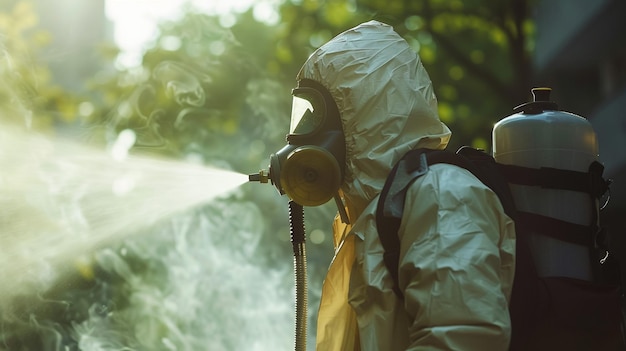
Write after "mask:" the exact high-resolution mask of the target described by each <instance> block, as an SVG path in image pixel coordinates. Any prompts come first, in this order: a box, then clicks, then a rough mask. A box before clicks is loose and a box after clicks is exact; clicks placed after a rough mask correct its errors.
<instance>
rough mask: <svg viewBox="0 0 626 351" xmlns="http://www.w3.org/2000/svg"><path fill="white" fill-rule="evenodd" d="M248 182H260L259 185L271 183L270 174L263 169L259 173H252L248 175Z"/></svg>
mask: <svg viewBox="0 0 626 351" xmlns="http://www.w3.org/2000/svg"><path fill="white" fill-rule="evenodd" d="M248 181H250V182H259V183H268V182H269V172H267V171H266V170H264V169H262V170H260V171H259V173H252V174H250V175H248Z"/></svg>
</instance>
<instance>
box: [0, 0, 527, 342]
mask: <svg viewBox="0 0 626 351" xmlns="http://www.w3.org/2000/svg"><path fill="white" fill-rule="evenodd" d="M11 3H12V4H13V5H12V6H10V7H8V8H9V12H8V13H5V14H0V31H2V32H3V33H6V35H5V36H4V37H2V40H3V45H4V49H5V53H11V55H12V56H11V57H16V56H19V57H20V59H19V60H13V59H11V58H10V57H9V56H4V57H3V60H4V63H5V65H4V66H3V68H4V70H5V71H4V72H3V74H5V75H6V76H7V77H10V79H12V80H5V81H4V84H7V86H10V87H11V88H12V89H5V90H6V91H2V92H1V93H2V95H0V98H2V99H3V100H4V103H5V104H8V103H10V102H11V101H13V99H14V98H15V94H17V93H19V95H20V96H26V97H27V99H26V100H25V101H28V103H27V105H28V104H30V105H28V106H25V107H24V111H28V110H37V111H40V112H41V113H37V114H35V115H34V116H36V117H34V118H36V121H33V122H32V123H34V124H37V127H45V126H48V128H49V126H52V125H56V124H59V123H61V124H63V125H72V126H74V127H77V126H80V127H81V131H82V133H83V139H84V140H85V141H87V140H90V141H92V142H94V143H98V144H103V143H110V142H112V141H114V140H115V139H116V138H117V136H118V134H119V133H120V132H121V131H122V130H125V129H131V130H133V131H134V132H135V134H136V135H137V142H136V145H135V147H134V152H136V153H150V154H159V155H166V156H168V157H171V158H179V159H185V158H186V159H190V160H196V161H199V162H202V163H205V164H210V165H215V166H220V167H224V168H231V169H234V170H237V171H240V172H242V173H252V172H254V171H257V170H258V169H259V168H264V167H266V166H267V162H268V156H269V154H270V153H271V152H273V151H275V150H278V149H279V148H280V147H281V146H282V145H283V144H284V135H285V133H286V132H287V128H288V125H289V115H288V114H289V110H290V106H289V103H290V100H291V97H290V95H289V92H290V89H291V88H292V87H293V86H294V85H295V80H294V78H295V75H296V73H297V72H298V70H299V68H300V66H301V65H302V63H303V62H304V61H305V60H306V58H307V57H308V56H309V54H310V53H311V52H312V51H313V50H314V49H315V48H317V47H319V46H320V45H322V44H324V43H325V42H326V41H328V40H329V39H331V38H332V37H333V36H335V35H336V34H338V33H340V32H341V31H343V30H346V29H348V28H350V27H352V26H354V25H357V24H359V23H361V22H363V21H367V20H370V19H378V20H381V21H383V22H386V23H388V24H390V25H393V26H394V27H395V29H396V30H397V31H398V32H399V33H400V34H401V35H402V36H404V37H405V38H406V39H407V41H408V42H409V43H410V45H411V46H412V47H413V48H414V49H415V50H416V51H418V52H419V54H420V56H421V58H422V60H423V62H424V65H425V66H426V69H427V70H428V72H429V74H430V76H431V79H432V80H433V84H434V87H435V92H436V94H437V96H438V99H439V112H440V115H441V118H442V119H443V120H444V121H445V122H446V123H447V124H448V125H450V127H451V129H452V130H453V139H452V143H451V145H450V147H451V148H456V147H458V146H460V145H464V144H465V145H467V144H471V145H473V146H476V147H482V148H488V147H489V146H488V144H489V135H490V131H491V127H492V124H493V123H494V122H496V121H497V120H498V119H500V118H502V117H505V116H507V115H509V114H510V112H511V109H512V107H514V106H515V105H517V104H519V103H521V102H524V101H525V100H526V99H527V96H528V90H529V88H530V84H531V81H530V74H529V72H530V59H529V57H530V52H531V51H532V49H533V34H534V33H533V30H534V27H533V24H532V21H531V20H530V14H531V8H532V6H533V4H534V2H533V0H514V1H511V2H498V1H495V0H474V1H469V2H468V1H460V0H454V1H444V0H420V1H408V0H358V1H357V0H319V1H318V0H291V1H284V2H283V3H282V4H281V5H280V6H279V8H278V11H279V13H280V16H281V20H280V22H279V23H278V24H277V25H270V24H267V23H263V22H260V21H258V20H256V19H255V18H254V15H253V10H252V9H251V10H250V11H247V12H243V13H240V14H237V16H236V18H235V21H234V22H230V21H226V20H225V17H219V16H209V15H205V14H199V13H195V12H193V11H189V12H188V13H186V14H185V15H184V16H183V17H182V18H181V19H180V20H177V21H168V22H164V23H161V24H160V27H159V35H158V36H157V37H156V39H155V40H154V42H153V43H152V44H153V45H152V47H151V48H150V49H148V50H147V52H146V53H145V55H144V56H143V61H142V63H141V65H140V66H139V67H129V68H124V69H119V70H103V71H102V72H101V73H100V74H98V75H96V76H94V77H91V79H90V80H89V81H88V82H87V85H86V90H85V93H84V95H83V96H80V97H78V96H75V95H72V94H69V93H67V92H64V91H62V90H60V89H59V88H57V87H55V86H54V82H51V81H50V80H49V78H48V77H49V72H47V70H46V67H45V65H44V64H41V63H37V62H34V61H33V60H32V57H33V56H31V55H30V54H28V53H27V52H28V51H32V50H36V48H37V47H40V46H41V45H45V43H46V42H47V40H48V39H47V38H46V34H45V33H41V32H38V31H36V26H35V24H36V21H35V20H33V18H32V17H31V15H32V13H31V12H32V11H31V9H30V8H29V7H28V6H29V5H27V4H26V3H25V2H21V1H12V2H11ZM26 29H28V30H26ZM117 53H118V50H117V48H115V47H111V46H102V55H103V57H105V58H107V59H108V60H109V62H110V63H112V62H113V61H114V60H115V57H116V55H117ZM22 58H26V59H22ZM7 67H9V68H10V69H7ZM16 89H17V92H16ZM81 106H82V107H83V108H81ZM16 115H19V116H28V115H29V114H28V113H26V114H24V113H21V112H20V113H17V114H16ZM229 201H233V203H245V202H250V203H254V204H256V206H258V208H260V209H262V214H263V222H262V223H259V231H260V232H261V233H259V235H261V236H262V238H261V240H260V241H259V243H260V246H259V248H258V250H257V251H256V252H255V255H257V258H256V260H258V263H259V265H264V266H267V267H277V266H284V265H285V263H286V262H290V260H291V258H290V256H291V252H290V245H289V243H288V240H289V237H288V232H289V230H288V228H287V218H286V217H287V209H286V199H284V198H283V197H279V196H277V194H276V191H275V190H274V189H272V188H271V187H269V186H266V187H258V186H254V187H245V188H244V189H242V190H241V192H240V193H238V194H237V195H236V196H234V197H233V198H232V199H230V200H229ZM233 208H236V206H233ZM334 212H335V209H334V204H332V203H331V204H328V205H325V206H322V207H320V208H317V209H312V210H309V209H307V212H306V215H307V222H306V223H307V229H308V232H309V233H312V232H315V233H316V235H317V236H316V243H319V245H317V246H314V247H313V249H310V250H309V251H308V257H309V261H310V264H309V267H310V273H311V281H312V286H311V290H312V296H313V297H315V295H316V293H318V292H319V284H320V283H321V280H322V279H323V276H324V274H325V270H326V267H327V265H328V264H329V262H330V258H331V256H332V248H331V246H332V240H331V239H330V219H331V217H332V216H333V214H334ZM324 238H325V240H322V239H324ZM125 260H126V261H127V264H128V265H129V267H130V269H131V270H132V271H133V272H134V273H136V274H137V275H142V274H143V275H144V276H153V277H160V276H161V275H163V272H162V271H160V270H162V269H164V267H162V266H161V265H159V264H158V263H157V262H158V261H157V260H156V259H154V260H152V259H151V258H150V257H140V256H139V255H135V256H134V255H133V251H132V250H128V254H127V255H126V256H125ZM93 265H95V264H93ZM67 279H68V280H69V281H71V284H70V283H67V281H68V280H62V281H60V282H59V284H58V285H57V286H56V288H55V289H53V290H52V291H50V292H48V294H47V295H46V298H49V299H50V300H49V301H63V300H65V299H67V296H69V295H68V294H69V293H70V292H68V290H69V289H74V290H75V292H74V293H72V294H71V295H72V298H73V299H74V300H75V301H77V302H76V303H75V304H73V305H71V306H62V308H60V306H59V305H54V304H53V305H51V304H50V303H41V305H34V306H32V305H29V304H28V302H22V303H21V304H19V306H16V310H21V312H20V313H22V314H21V315H20V316H21V317H22V318H21V319H20V320H21V321H22V322H23V321H25V320H27V319H28V318H29V317H28V316H29V315H31V316H32V315H37V316H41V317H42V318H43V319H46V320H49V321H51V322H50V323H52V324H53V325H54V326H55V327H54V328H52V327H51V326H42V325H39V326H33V325H32V324H31V323H25V324H24V325H18V326H16V327H15V328H17V329H19V328H23V329H24V330H28V328H34V327H37V328H38V329H37V328H36V329H37V332H36V333H35V334H37V333H38V334H37V335H39V336H41V335H43V334H45V333H46V332H48V333H49V332H50V330H55V331H56V332H61V331H62V332H63V335H62V336H60V338H61V339H62V341H59V342H61V343H62V344H64V345H72V347H70V349H76V347H77V346H76V345H77V341H76V340H72V337H73V336H72V335H71V325H72V323H78V322H79V321H80V320H82V319H85V318H87V317H88V315H89V313H88V312H89V311H87V309H89V308H91V307H92V305H93V303H94V301H103V300H106V301H108V302H107V303H105V304H104V305H103V306H104V307H103V308H104V310H103V311H102V312H101V314H102V316H106V312H107V311H110V310H114V309H122V308H124V307H125V306H126V305H127V304H128V301H127V299H128V296H127V294H128V289H129V287H128V285H127V283H128V282H125V281H124V280H123V279H120V277H118V276H115V275H112V274H111V273H110V272H107V271H104V270H102V269H98V267H97V265H95V266H94V267H85V265H83V267H82V268H81V269H78V270H77V271H76V274H75V276H74V277H71V278H67ZM155 279H156V278H155ZM155 285H156V286H158V284H155ZM81 291H83V292H84V294H78V292H81ZM311 300H312V301H311V303H312V308H311V310H312V314H313V315H314V312H315V309H316V308H315V307H316V306H315V303H316V302H315V299H314V298H312V299H311ZM20 306H21V307H20ZM103 318H104V317H103ZM314 326H315V325H314V323H312V324H311V327H312V329H314ZM9 329H10V328H9V327H6V329H5V330H7V332H6V333H5V335H7V336H6V337H4V338H5V339H4V340H3V341H4V343H5V345H21V346H23V347H26V348H28V347H30V348H31V349H46V348H45V347H44V346H43V345H42V344H41V341H37V340H38V339H37V337H36V335H34V334H33V332H32V331H28V332H25V333H18V334H16V335H17V336H12V335H11V333H9V332H8V330H9ZM61 339H60V340H61ZM0 340H1V339H0ZM7 340H8V341H7ZM11 342H13V343H11ZM0 345H2V344H1V343H0ZM16 347H17V346H16ZM0 348H1V346H0Z"/></svg>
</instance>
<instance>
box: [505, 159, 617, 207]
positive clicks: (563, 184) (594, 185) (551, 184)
mask: <svg viewBox="0 0 626 351" xmlns="http://www.w3.org/2000/svg"><path fill="white" fill-rule="evenodd" d="M498 167H499V168H500V171H501V172H502V173H503V174H504V176H505V177H506V179H507V180H508V181H509V182H510V183H513V184H519V185H530V186H540V187H542V188H550V189H559V190H571V191H579V192H583V193H587V194H590V195H592V196H594V197H596V198H600V197H601V196H602V195H604V193H605V192H606V191H607V190H608V189H609V185H610V184H611V181H610V180H604V179H603V178H602V172H603V171H604V166H603V165H602V164H601V163H600V162H598V161H594V162H592V163H591V165H589V170H588V171H587V172H578V171H571V170H566V169H558V168H551V167H541V168H531V167H523V166H517V165H506V164H501V163H498Z"/></svg>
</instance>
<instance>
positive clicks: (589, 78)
mask: <svg viewBox="0 0 626 351" xmlns="http://www.w3.org/2000/svg"><path fill="white" fill-rule="evenodd" d="M226 3H228V4H226ZM624 14H626V2H624V1H620V0H597V1H593V2H590V1H585V0H513V1H506V2H503V1H497V0H473V1H461V0H445V1H444V0H414V1H406V0H256V1H253V0H247V1H246V0H239V1H217V0H215V1H211V0H209V1H182V0H181V1H172V0H169V1H165V0H164V1H157V0H152V1H148V0H145V1H141V0H90V1H84V0H55V1H46V0H32V1H21V0H0V60H1V62H0V75H2V77H1V78H2V79H0V80H1V81H2V82H1V83H0V101H1V105H0V106H1V107H0V114H1V115H0V121H1V122H2V126H1V128H5V130H8V129H6V128H8V126H11V128H16V130H19V131H20V133H23V134H14V136H15V135H18V137H17V138H9V137H8V136H7V135H3V138H4V139H2V140H0V142H2V147H3V150H2V151H1V153H2V154H4V155H3V156H2V158H0V162H2V164H0V174H2V175H3V176H5V177H6V176H7V175H9V174H11V173H12V172H15V170H16V169H18V168H19V167H21V165H22V164H21V163H20V160H19V159H20V157H21V156H22V155H25V154H26V153H27V151H29V150H30V149H29V147H30V146H29V145H31V144H32V143H30V144H29V143H26V142H20V140H25V141H26V140H30V139H29V138H30V135H32V134H36V135H45V136H46V138H48V140H51V141H49V142H48V143H51V144H53V145H56V143H59V142H71V143H72V145H73V146H72V147H71V148H67V149H63V150H65V151H64V153H63V155H67V154H68V153H70V154H71V153H80V152H83V151H84V150H83V149H87V148H89V149H90V150H102V152H104V153H106V152H109V151H110V150H112V149H115V148H114V147H113V148H112V146H115V145H119V143H120V140H121V136H122V135H129V133H130V135H132V142H131V143H130V144H129V145H128V150H127V151H128V152H129V153H131V154H132V153H136V154H140V155H143V156H149V157H158V158H160V159H166V160H171V161H176V162H174V163H173V165H174V167H177V166H179V167H180V169H181V170H185V169H186V167H188V165H189V164H194V165H201V166H210V167H216V168H219V169H222V170H228V171H231V172H234V173H243V174H247V173H253V172H255V171H258V170H259V169H261V168H266V167H267V164H268V162H269V154H270V153H272V152H274V151H276V150H278V149H279V148H280V147H281V146H282V145H284V136H285V134H286V133H287V130H288V123H289V112H290V102H291V96H290V90H291V88H293V87H294V85H295V80H294V77H295V76H296V73H297V72H298V70H299V68H300V66H301V65H302V64H303V63H304V61H305V60H306V58H307V57H308V55H309V54H310V53H311V52H312V51H313V50H314V49H315V48H317V47H319V46H320V45H322V44H324V43H325V42H326V41H328V40H329V39H331V38H332V37H333V36H335V35H337V34H339V33H340V32H342V31H344V30H346V29H348V28H350V27H353V26H355V25H357V24H359V23H361V22H364V21H368V20H371V19H376V20H379V21H382V22H386V23H388V24H390V25H393V26H394V27H395V29H396V31H397V32H398V33H400V35H402V36H403V37H404V38H406V40H407V41H408V42H409V44H410V45H411V46H412V48H413V49H414V50H416V51H417V52H418V53H419V55H420V57H421V59H422V61H423V63H424V66H425V67H426V69H427V71H428V72H429V74H430V76H431V79H432V81H433V84H434V88H435V93H436V94H437V97H438V100H439V114H440V117H441V119H442V120H443V121H444V122H445V123H447V124H448V125H449V126H450V128H451V129H452V131H453V137H452V141H451V144H450V148H451V149H456V148H458V147H459V146H461V145H471V146H474V147H478V148H482V149H486V150H489V149H490V143H491V129H492V127H493V125H494V124H495V123H496V122H497V121H499V120H500V119H502V118H504V117H507V116H509V115H511V114H512V113H513V112H512V109H513V108H514V107H515V106H517V105H520V104H521V103H524V102H527V101H529V100H530V99H531V95H530V89H531V88H532V87H537V86H549V87H551V88H553V94H552V99H553V100H554V101H555V102H557V103H558V104H559V107H560V109H561V110H564V111H568V112H572V113H575V114H578V115H581V116H584V117H586V118H588V119H589V121H590V122H591V123H592V125H593V127H594V129H595V130H596V133H597V136H598V140H599V145H600V161H601V162H602V163H603V164H604V165H605V176H606V177H608V178H612V179H613V180H614V182H613V184H612V187H611V199H610V202H609V204H608V206H607V207H606V208H605V209H604V210H603V211H602V214H601V217H602V220H603V222H604V224H605V226H606V227H607V228H608V231H609V235H610V245H611V248H612V250H613V252H614V253H615V255H616V256H618V257H625V255H626V250H625V248H626V241H625V239H624V235H626V217H625V216H624V214H625V213H626V185H624V183H626V112H624V111H626V41H625V40H624V38H626V22H625V21H623V16H624ZM27 136H28V137H27ZM30 151H32V150H30ZM6 155H11V157H8V156H6ZM63 155H57V154H53V156H51V158H59V159H61V156H63ZM92 159H95V158H92ZM63 164H64V166H63V167H65V168H62V169H68V167H69V168H70V169H79V170H78V171H77V173H76V174H78V177H76V178H77V179H74V180H72V182H67V183H64V185H65V188H63V191H59V190H58V189H59V184H61V180H58V179H59V178H54V177H50V176H49V174H46V173H45V172H43V173H42V174H39V173H38V174H39V175H38V177H39V176H40V177H39V178H36V179H37V181H40V182H43V183H45V184H46V186H45V187H43V186H37V187H34V186H30V185H29V184H24V185H22V186H23V187H21V188H20V189H21V190H20V195H19V199H20V200H19V201H18V200H15V199H12V200H11V201H8V200H6V201H5V200H2V201H1V202H0V203H3V208H2V209H0V211H1V212H3V213H2V214H0V230H1V231H2V232H3V233H0V255H5V257H12V256H11V254H12V253H11V252H10V251H9V250H10V247H12V246H11V245H12V244H11V245H9V244H7V243H8V242H9V241H11V242H13V241H19V240H20V233H19V231H10V230H5V229H6V228H8V227H11V223H13V222H14V221H15V220H16V218H18V217H16V213H17V214H18V215H20V216H22V217H23V218H24V219H21V220H23V222H24V223H25V224H24V225H30V226H31V227H30V228H29V229H30V231H32V232H35V231H38V232H41V233H43V232H46V233H47V231H48V230H50V227H47V226H45V225H42V224H40V223H39V222H38V223H39V224H37V226H35V225H34V224H33V221H31V220H30V218H32V217H31V215H30V214H29V212H28V211H29V209H30V208H34V207H36V208H38V209H39V211H40V212H45V213H47V214H50V213H54V214H55V215H54V216H57V215H58V214H66V213H69V212H71V213H82V212H81V211H82V210H81V207H80V206H81V204H83V203H84V201H85V198H89V196H97V194H91V193H89V192H88V191H87V192H83V193H81V196H77V195H76V193H77V190H76V189H77V187H78V186H79V185H82V184H83V182H84V181H85V180H86V179H90V178H93V177H97V176H98V175H99V174H101V173H103V172H104V170H105V169H109V168H110V164H108V163H104V162H103V163H100V164H96V163H94V164H90V166H89V168H90V169H85V170H81V169H80V167H84V164H82V165H83V166H81V164H80V163H77V164H70V162H69V161H64V163H63ZM55 165H57V163H55ZM58 169H61V168H55V170H57V172H58ZM24 172H25V173H24V174H27V173H28V172H29V170H28V169H26V170H25V171H24ZM31 173H32V172H31ZM156 173H158V172H156V171H155V174H156ZM29 174H30V173H29ZM56 175H57V176H59V177H60V176H61V175H62V174H61V173H59V174H56ZM42 178H45V179H46V180H45V181H43V180H42ZM161 178H163V179H161V180H162V181H159V182H155V183H154V185H152V183H151V185H150V186H152V187H151V188H149V192H150V193H151V194H152V193H160V192H162V191H163V190H164V189H166V188H167V189H169V188H170V187H172V186H174V185H180V184H178V183H180V182H179V181H178V180H177V178H175V177H174V176H171V175H167V174H165V173H164V175H163V176H162V177H161ZM2 179H3V178H1V177H0V181H2ZM168 180H169V182H168ZM174 182H176V183H177V184H173V183H174ZM204 182H206V186H207V187H220V184H221V183H220V181H219V180H216V179H213V178H210V177H207V178H206V181H205V179H196V182H195V183H194V185H193V186H194V187H198V186H203V184H204ZM0 183H1V182H0ZM43 183H42V184H43ZM197 184H201V185H197ZM190 187H191V185H189V186H188V187H187V188H185V189H186V190H187V191H191V192H193V190H194V188H193V187H191V188H190ZM48 194H49V195H50V196H47V197H46V195H48ZM60 195H62V196H60ZM0 196H3V194H0ZM173 199H176V197H173ZM141 200H142V199H137V200H136V205H135V207H133V206H129V207H128V208H126V209H125V210H124V211H123V212H122V213H123V214H124V216H125V217H124V218H125V221H127V222H128V223H134V222H141V223H145V224H146V225H144V226H139V227H137V228H135V227H134V226H133V228H130V227H128V226H126V227H127V228H125V232H124V235H116V236H115V240H108V241H106V244H98V245H88V244H85V245H82V246H81V245H77V246H76V247H73V248H72V249H71V250H70V249H66V250H61V249H59V250H58V251H57V252H58V255H59V256H64V257H63V263H62V264H58V263H56V262H52V261H56V260H55V259H54V257H53V258H52V259H50V260H48V259H47V257H48V256H46V258H45V259H44V258H41V257H43V256H40V255H39V252H40V247H41V246H42V245H43V244H42V242H41V240H34V241H33V244H32V246H28V245H26V246H20V247H22V251H23V253H22V254H23V255H27V256H32V257H34V258H33V259H30V260H28V261H25V262H28V264H23V265H21V264H20V262H19V261H18V262H13V263H12V261H11V260H10V259H2V257H0V262H1V263H2V264H3V265H4V267H0V269H2V270H5V271H7V272H11V273H5V274H0V278H2V280H3V281H2V282H0V284H1V285H3V286H4V288H3V289H0V317H1V318H2V319H1V323H0V350H238V349H248V350H269V349H272V350H274V349H286V348H290V347H292V343H293V336H292V335H293V330H294V329H293V328H294V326H293V277H292V274H293V272H292V252H291V244H290V242H289V240H290V237H289V228H288V221H287V199H285V198H284V197H281V196H279V195H278V194H277V192H276V191H275V189H274V188H273V187H270V186H259V185H243V186H240V187H237V188H236V189H234V190H232V191H230V192H228V193H227V194H225V195H223V196H221V197H219V198H217V199H214V200H212V201H207V202H202V201H200V202H199V203H195V202H194V203H193V206H191V205H189V206H185V207H184V208H183V207H182V206H181V208H174V207H173V206H172V211H174V210H180V211H175V212H176V215H167V216H160V217H163V218H160V219H159V221H158V222H157V223H156V224H154V223H152V221H148V220H146V217H145V215H144V214H142V215H139V213H144V212H145V211H144V212H141V211H139V207H144V205H143V204H142V202H141ZM145 201H151V200H145ZM176 201H178V200H176ZM176 201H174V202H176ZM25 204H27V205H28V206H26V205H25ZM163 205H164V206H165V204H163ZM99 206H101V208H99V209H98V210H99V211H107V210H109V209H110V207H119V206H120V204H119V203H117V202H104V203H102V204H100V205H99ZM8 207H11V208H10V209H9V208H8ZM16 207H19V208H20V211H21V209H23V212H19V211H17V210H15V208H16ZM159 208H160V207H159ZM335 211H336V209H335V207H334V204H332V203H331V204H327V205H324V206H321V207H318V208H307V209H306V213H305V216H306V227H307V235H308V244H309V245H308V247H307V254H308V262H309V303H310V307H309V315H310V319H309V321H310V322H309V345H310V348H313V345H314V336H315V319H316V310H317V303H318V302H319V291H320V289H321V283H322V280H323V277H324V274H325V271H326V268H327V267H328V265H329V263H330V260H331V259H332V254H333V244H332V234H331V228H330V223H331V219H332V217H333V216H334V213H335ZM154 212H156V213H165V212H166V211H163V212H159V211H154ZM167 213H169V212H167ZM133 214H134V215H133ZM120 216H121V215H120ZM22 217H19V218H22ZM63 218H65V217H63ZM68 218H70V219H68V220H67V221H66V222H67V223H65V222H64V223H65V224H64V225H67V226H68V227H69V228H72V230H71V232H72V233H73V234H72V235H78V236H80V238H81V239H80V240H78V239H77V236H71V235H62V236H54V235H52V234H50V235H49V236H46V237H47V238H50V239H49V240H50V243H49V244H45V245H46V246H48V247H56V246H54V243H55V241H66V240H67V241H72V242H77V243H78V242H81V243H82V242H83V241H89V240H90V239H89V238H90V237H89V234H88V233H89V225H86V226H85V225H84V223H83V222H81V225H82V226H79V225H74V223H73V222H72V220H73V219H71V218H74V217H68ZM80 218H82V217H80ZM108 220H110V221H116V219H115V217H112V218H110V219H108ZM77 228H78V229H77ZM85 228H87V229H85ZM44 229H45V230H44ZM116 230H117V229H116ZM77 233H78V234H77ZM85 233H87V234H85ZM81 240H82V241H81ZM7 248H9V249H7ZM40 258H41V259H40ZM624 260H625V261H626V258H625V259H624ZM49 261H50V262H49ZM12 264H15V265H18V267H17V268H15V267H13V268H11V269H8V266H9V265H12ZM622 267H624V262H622ZM625 268H626V267H625ZM18 282H19V283H18Z"/></svg>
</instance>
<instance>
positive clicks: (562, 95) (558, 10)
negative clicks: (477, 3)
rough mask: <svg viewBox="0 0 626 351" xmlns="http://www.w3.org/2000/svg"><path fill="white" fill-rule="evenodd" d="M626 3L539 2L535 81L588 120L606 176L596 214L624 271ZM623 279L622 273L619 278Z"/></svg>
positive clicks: (620, 0)
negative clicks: (605, 192) (605, 197)
mask: <svg viewBox="0 0 626 351" xmlns="http://www.w3.org/2000/svg"><path fill="white" fill-rule="evenodd" d="M625 17H626V1H623V0H593V1H589V0H540V1H539V5H538V6H537V12H536V14H535V18H536V23H537V39H536V44H537V45H536V51H535V57H534V65H535V67H534V68H535V70H534V72H535V73H534V74H535V76H534V81H535V82H537V83H538V84H546V85H549V86H551V87H552V88H553V100H555V101H556V102H557V103H558V104H559V107H560V108H561V109H562V110H566V111H569V112H573V113H576V114H578V115H581V116H584V117H586V118H588V119H589V121H590V122H591V124H592V126H593V128H594V130H595V131H596V134H597V137H598V141H599V147H600V161H601V162H602V163H603V164H604V166H605V173H604V175H605V177H608V178H611V179H613V184H612V185H611V199H610V201H609V203H608V205H607V207H606V209H605V210H603V211H602V212H601V218H602V220H603V222H604V224H605V225H606V226H607V227H608V229H609V235H610V240H611V248H612V249H613V251H614V252H616V253H617V254H618V256H619V257H620V258H621V261H622V271H624V272H626V20H625V19H624V18H625ZM624 278H626V276H624Z"/></svg>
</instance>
